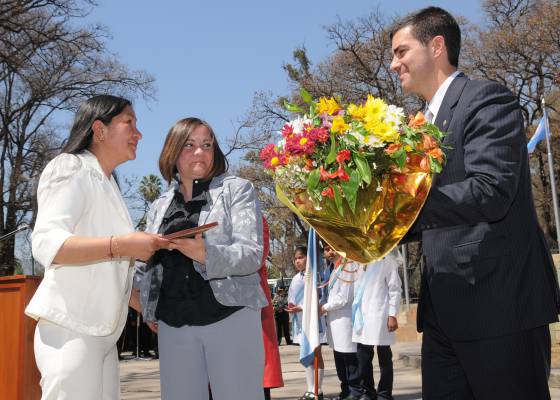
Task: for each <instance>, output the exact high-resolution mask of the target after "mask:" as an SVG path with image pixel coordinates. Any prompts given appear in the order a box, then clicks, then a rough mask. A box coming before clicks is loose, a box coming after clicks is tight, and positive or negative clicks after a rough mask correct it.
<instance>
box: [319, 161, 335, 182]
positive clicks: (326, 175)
mask: <svg viewBox="0 0 560 400" xmlns="http://www.w3.org/2000/svg"><path fill="white" fill-rule="evenodd" d="M319 172H320V173H321V181H323V182H324V181H326V180H327V179H332V178H331V177H330V175H329V173H328V172H327V171H325V168H323V166H322V165H321V167H319Z"/></svg>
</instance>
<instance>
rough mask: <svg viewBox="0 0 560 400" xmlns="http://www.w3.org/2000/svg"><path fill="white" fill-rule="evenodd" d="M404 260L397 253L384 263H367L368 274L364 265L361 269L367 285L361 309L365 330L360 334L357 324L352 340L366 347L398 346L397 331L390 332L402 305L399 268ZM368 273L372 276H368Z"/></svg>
mask: <svg viewBox="0 0 560 400" xmlns="http://www.w3.org/2000/svg"><path fill="white" fill-rule="evenodd" d="M401 263H402V257H401V256H400V254H399V253H398V252H397V251H396V250H394V251H393V252H391V253H390V254H389V255H387V256H386V257H385V258H384V259H383V260H381V261H377V262H375V263H370V264H368V266H367V268H368V270H369V269H371V271H368V272H367V273H366V272H365V271H364V266H361V267H360V269H361V271H362V273H361V274H360V278H359V279H360V280H361V281H362V283H365V284H366V286H365V289H364V294H363V298H362V302H361V306H360V310H361V312H362V315H363V328H362V329H361V331H359V332H357V329H356V321H354V330H353V335H352V341H353V342H356V343H362V344H366V345H374V346H378V345H381V346H387V345H392V344H394V343H395V332H389V331H388V329H387V319H388V318H389V316H392V317H396V316H397V314H398V312H399V308H400V305H401V297H402V296H401V292H402V285H401V279H400V277H399V274H398V267H399V266H400V265H402V264H401ZM368 273H369V274H371V275H370V276H368ZM359 286H360V283H357V284H356V288H355V289H354V293H355V300H356V297H358V292H359V290H360V289H359Z"/></svg>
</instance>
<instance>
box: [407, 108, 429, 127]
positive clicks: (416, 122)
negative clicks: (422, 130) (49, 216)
mask: <svg viewBox="0 0 560 400" xmlns="http://www.w3.org/2000/svg"><path fill="white" fill-rule="evenodd" d="M426 122H427V121H426V117H424V114H423V113H422V112H420V111H418V112H417V113H416V115H415V116H414V117H410V121H409V122H408V126H410V127H411V128H419V127H421V126H422V125H424V124H425V123H426Z"/></svg>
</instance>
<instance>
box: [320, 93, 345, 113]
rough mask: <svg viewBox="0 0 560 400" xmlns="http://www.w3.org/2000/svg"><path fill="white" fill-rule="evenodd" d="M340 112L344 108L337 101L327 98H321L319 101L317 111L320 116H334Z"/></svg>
mask: <svg viewBox="0 0 560 400" xmlns="http://www.w3.org/2000/svg"><path fill="white" fill-rule="evenodd" d="M340 110H342V107H340V105H339V104H338V103H337V101H336V100H335V99H333V98H332V97H330V98H328V99H327V98H326V97H321V98H320V99H319V104H317V111H318V112H319V114H322V113H327V114H329V115H333V114H334V113H336V112H337V111H340Z"/></svg>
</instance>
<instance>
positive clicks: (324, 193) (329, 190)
mask: <svg viewBox="0 0 560 400" xmlns="http://www.w3.org/2000/svg"><path fill="white" fill-rule="evenodd" d="M321 195H322V196H325V197H329V198H331V199H334V190H333V188H332V187H331V186H329V187H328V188H326V189H325V190H323V191H322V192H321Z"/></svg>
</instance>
